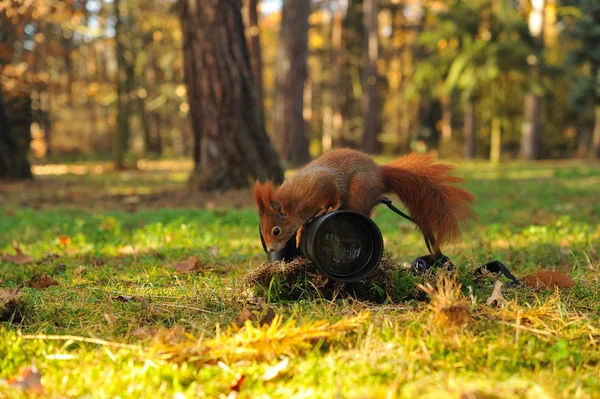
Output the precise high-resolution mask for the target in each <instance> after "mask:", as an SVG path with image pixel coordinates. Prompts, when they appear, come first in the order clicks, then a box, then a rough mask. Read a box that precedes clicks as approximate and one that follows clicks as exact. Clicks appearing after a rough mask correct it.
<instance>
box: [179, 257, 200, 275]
mask: <svg viewBox="0 0 600 399" xmlns="http://www.w3.org/2000/svg"><path fill="white" fill-rule="evenodd" d="M202 267H203V265H202V264H201V263H200V261H198V258H196V257H195V256H190V257H189V258H187V259H186V260H184V261H183V262H179V263H177V264H176V265H175V270H177V271H180V272H185V273H190V272H197V271H200V270H202Z"/></svg>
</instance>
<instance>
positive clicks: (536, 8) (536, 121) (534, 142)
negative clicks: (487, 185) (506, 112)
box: [521, 0, 546, 160]
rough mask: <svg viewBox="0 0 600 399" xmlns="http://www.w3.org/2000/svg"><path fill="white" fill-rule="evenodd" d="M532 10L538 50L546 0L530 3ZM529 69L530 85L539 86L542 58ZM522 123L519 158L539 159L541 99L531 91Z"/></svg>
mask: <svg viewBox="0 0 600 399" xmlns="http://www.w3.org/2000/svg"><path fill="white" fill-rule="evenodd" d="M531 5H532V9H531V11H530V13H529V32H530V33H531V36H532V37H533V38H534V39H535V41H536V43H537V46H538V47H539V48H540V49H543V48H544V22H545V14H546V0H537V1H534V2H532V3H531ZM539 57H540V59H537V61H536V63H535V65H533V66H532V67H531V71H530V75H531V76H530V80H531V83H530V84H531V85H532V86H535V85H539V81H540V79H541V73H540V70H541V67H542V65H543V61H544V60H543V59H542V58H541V57H543V55H542V53H541V52H540V55H539ZM523 114H524V115H523V116H524V121H523V127H522V131H521V157H522V158H524V159H528V160H534V159H540V157H541V153H542V149H541V147H542V129H543V125H542V98H541V96H540V95H539V94H537V93H535V92H534V91H533V89H532V91H530V92H529V93H528V94H526V95H525V105H524V112H523Z"/></svg>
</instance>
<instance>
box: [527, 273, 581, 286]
mask: <svg viewBox="0 0 600 399" xmlns="http://www.w3.org/2000/svg"><path fill="white" fill-rule="evenodd" d="M522 281H523V284H525V285H526V286H528V287H531V288H534V289H538V290H539V289H543V288H548V287H560V288H572V287H573V286H574V285H575V281H573V279H572V278H571V277H569V276H567V275H566V274H564V273H562V272H557V271H551V272H538V273H535V274H532V275H529V276H527V277H524V278H523V280H522Z"/></svg>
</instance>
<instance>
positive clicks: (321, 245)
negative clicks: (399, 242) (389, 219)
mask: <svg viewBox="0 0 600 399" xmlns="http://www.w3.org/2000/svg"><path fill="white" fill-rule="evenodd" d="M259 230H260V228H259ZM260 239H261V242H262V245H263V249H264V250H265V252H267V250H266V246H265V242H264V240H263V236H262V232H261V234H260ZM382 255H383V238H382V236H381V231H380V230H379V228H378V227H377V225H376V224H375V222H374V221H373V220H372V219H371V218H369V217H367V216H365V215H363V214H362V213H359V212H355V211H345V210H344V211H335V212H331V213H328V214H325V215H323V216H321V217H318V218H316V219H315V220H313V221H311V222H310V223H309V224H308V225H306V226H305V228H304V232H303V233H302V238H301V243H300V247H299V248H297V247H296V234H294V235H292V237H291V238H290V240H289V241H288V242H287V243H286V245H285V246H284V247H283V248H282V249H281V250H279V251H275V252H267V258H268V260H269V261H270V262H275V261H278V260H284V261H289V260H292V259H294V258H296V257H298V256H303V257H304V258H306V259H308V260H310V261H311V263H312V264H313V265H315V267H316V268H317V270H319V272H321V273H323V274H324V275H325V276H327V277H329V278H331V279H333V280H337V281H341V282H345V283H352V282H356V281H360V280H362V279H364V278H366V277H368V276H369V275H370V274H371V273H372V272H373V271H375V269H377V267H378V266H379V263H380V262H381V257H382Z"/></svg>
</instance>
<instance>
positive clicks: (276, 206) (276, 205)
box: [271, 201, 281, 212]
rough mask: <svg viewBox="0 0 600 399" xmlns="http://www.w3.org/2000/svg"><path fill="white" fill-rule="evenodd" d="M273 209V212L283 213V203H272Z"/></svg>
mask: <svg viewBox="0 0 600 399" xmlns="http://www.w3.org/2000/svg"><path fill="white" fill-rule="evenodd" d="M271 208H273V210H274V211H276V212H281V202H279V201H271Z"/></svg>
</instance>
